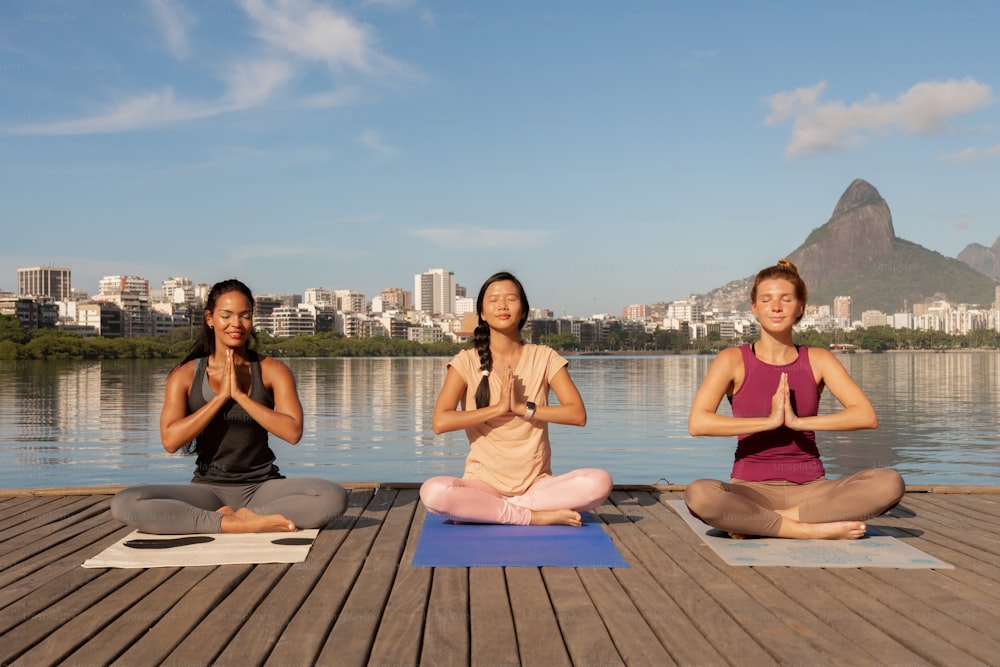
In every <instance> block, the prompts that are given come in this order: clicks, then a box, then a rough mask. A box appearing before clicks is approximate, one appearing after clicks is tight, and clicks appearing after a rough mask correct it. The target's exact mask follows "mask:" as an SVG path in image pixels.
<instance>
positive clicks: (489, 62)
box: [0, 0, 1000, 317]
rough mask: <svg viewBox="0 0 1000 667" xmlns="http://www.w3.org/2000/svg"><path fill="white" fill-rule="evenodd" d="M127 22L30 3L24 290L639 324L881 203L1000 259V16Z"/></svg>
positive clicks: (21, 150) (706, 11) (111, 13)
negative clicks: (390, 293) (45, 279)
mask: <svg viewBox="0 0 1000 667" xmlns="http://www.w3.org/2000/svg"><path fill="white" fill-rule="evenodd" d="M124 7H125V8H124V9H123V6H122V5H115V4H111V5H109V4H107V3H101V2H97V1H96V0H79V1H76V2H67V1H65V0H36V1H30V2H29V1H28V0H12V1H11V2H7V3H4V4H3V6H2V7H0V19H2V20H0V95H2V96H3V97H2V99H3V100H4V104H3V105H0V156H2V159H0V170H3V179H0V182H2V183H3V185H2V186H0V188H2V190H0V194H2V195H3V199H4V212H3V220H4V229H5V237H4V244H3V248H2V249H0V289H6V290H10V291H15V290H16V283H14V282H13V280H14V276H15V275H16V274H15V271H16V269H17V268H18V267H23V266H50V265H51V266H69V267H72V268H73V275H74V283H75V284H78V285H86V286H87V288H86V289H88V291H89V290H92V289H94V287H93V286H95V285H96V284H97V281H98V280H99V279H100V277H101V276H104V275H113V274H124V275H133V274H138V275H143V276H145V277H147V278H148V279H149V280H150V281H151V282H153V283H154V284H159V283H160V282H162V280H164V279H166V278H168V277H170V276H177V275H182V276H191V277H192V278H193V279H197V280H199V281H202V280H204V281H205V282H208V283H212V282H215V281H217V280H222V279H225V278H228V277H230V276H235V277H238V278H240V279H242V280H244V281H246V282H247V283H248V284H250V285H252V286H253V287H254V289H255V290H259V291H266V292H274V293H295V292H300V291H301V290H303V289H306V288H307V287H319V286H322V287H329V288H346V289H354V290H357V291H359V292H363V293H365V294H366V295H369V296H371V295H374V294H377V293H378V292H379V291H380V290H381V289H383V288H385V287H389V286H398V287H407V286H408V285H410V284H411V282H410V281H411V280H412V278H411V276H412V275H413V274H414V273H416V272H418V271H421V270H424V269H425V268H426V267H440V266H445V267H449V269H450V270H452V271H454V273H455V275H456V278H457V280H458V281H459V282H460V283H461V284H463V285H465V286H466V287H467V288H468V289H469V290H470V292H474V291H476V290H478V287H479V285H480V284H481V282H482V281H483V280H484V279H485V278H486V277H488V276H489V275H490V274H492V273H494V272H495V271H498V270H510V271H513V272H514V273H515V274H517V275H518V277H519V278H520V279H521V280H522V282H523V283H524V284H525V288H526V290H527V292H528V295H529V297H530V299H531V301H532V303H533V304H535V303H538V304H539V305H544V306H545V307H547V308H550V309H551V310H552V311H553V312H554V313H556V314H557V315H562V314H572V315H577V316H581V317H585V316H588V315H591V314H595V313H617V312H619V311H620V309H621V308H622V307H623V306H626V305H629V304H632V303H647V304H648V303H655V302H659V301H670V300H674V299H680V298H684V297H685V296H688V295H690V294H700V293H705V292H707V291H709V290H711V289H714V288H716V287H719V286H721V285H723V284H725V283H726V282H728V281H730V280H735V279H741V278H744V277H747V276H749V275H752V274H753V273H754V272H755V271H756V270H758V269H759V268H760V267H762V266H766V265H769V264H772V263H773V262H774V261H776V260H777V259H779V258H780V257H782V256H786V255H788V254H790V253H791V252H792V251H793V250H794V249H795V248H796V247H797V246H798V245H799V244H800V243H801V242H802V241H803V240H804V239H805V238H806V237H807V236H808V235H809V233H810V232H811V231H812V230H813V229H815V228H816V227H819V226H820V225H822V224H824V223H825V222H826V221H827V219H828V218H829V216H830V214H831V212H832V211H833V208H834V206H835V204H836V202H837V200H838V198H839V196H840V194H841V193H842V192H843V191H844V189H845V188H846V187H847V186H848V185H849V184H850V183H851V182H852V181H853V180H854V179H855V178H864V179H865V180H867V181H868V182H870V183H871V184H872V185H873V186H874V187H876V188H877V189H878V190H879V192H880V193H881V194H882V196H883V197H884V198H885V200H886V202H887V203H888V205H889V207H890V210H891V211H892V215H893V224H894V227H895V230H896V233H897V235H898V236H899V237H900V238H903V239H906V240H909V241H912V242H914V243H917V244H919V245H922V246H924V247H925V248H928V249H930V250H933V251H936V252H940V253H941V254H943V255H946V256H948V257H956V256H957V255H958V253H959V252H961V250H962V249H963V248H964V247H965V246H966V245H968V244H970V243H980V244H983V245H987V246H988V245H991V244H992V243H993V242H994V240H995V239H996V238H997V236H998V234H1000V202H998V200H997V199H996V197H995V196H994V195H993V194H992V193H993V189H994V186H993V184H994V182H995V180H996V172H997V167H998V164H1000V118H998V106H997V103H996V102H997V98H996V88H997V82H998V78H1000V74H998V72H997V70H996V67H995V53H994V51H995V49H994V48H993V47H992V43H993V41H994V38H993V36H992V26H993V25H996V23H997V19H1000V7H998V6H994V5H991V4H981V3H972V2H957V3H951V4H949V5H947V7H943V6H941V5H940V4H938V3H923V2H919V3H907V4H905V5H898V6H897V5H885V4H883V5H872V4H871V3H863V2H847V3H840V4H838V5H837V7H836V8H827V7H823V6H816V7H812V6H799V5H796V4H787V5H780V6H765V7H760V8H758V7H748V6H747V5H746V4H745V3H739V2H721V3H716V4H713V5H711V6H703V5H692V6H684V5H681V6H673V5H667V6H665V5H663V4H662V3H659V2H652V1H647V0H640V1H638V2H630V3H628V4H627V5H624V6H616V5H607V4H605V3H597V2H579V3H572V4H562V3H544V2H543V3H538V2H532V3H527V2H514V3H503V4H477V5H455V4H450V3H442V2H423V1H421V0H363V1H362V2H361V3H357V4H353V5H352V4H345V3H334V2H324V1H320V0H295V1H288V2H277V1H275V0H232V1H231V2H222V1H220V2H217V3H209V4H204V3H195V2H187V1H184V0H146V1H145V2H137V3H135V4H129V5H126V6H124ZM848 38H849V43H850V48H844V47H845V45H846V44H847V43H848ZM515 45H516V46H515ZM402 267H405V268H402ZM8 281H10V282H8Z"/></svg>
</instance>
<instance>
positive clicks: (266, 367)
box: [257, 355, 292, 377]
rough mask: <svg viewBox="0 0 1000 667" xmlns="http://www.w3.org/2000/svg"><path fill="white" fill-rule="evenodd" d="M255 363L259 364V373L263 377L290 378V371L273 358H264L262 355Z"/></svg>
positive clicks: (282, 363)
mask: <svg viewBox="0 0 1000 667" xmlns="http://www.w3.org/2000/svg"><path fill="white" fill-rule="evenodd" d="M257 363H258V364H260V372H261V374H262V375H264V376H265V377H268V376H270V377H275V376H288V377H291V375H292V371H291V369H290V368H288V366H286V365H285V363H284V362H282V361H278V360H277V359H275V358H274V357H265V356H263V355H258V356H257Z"/></svg>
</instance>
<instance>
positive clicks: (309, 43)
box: [9, 0, 414, 152]
mask: <svg viewBox="0 0 1000 667" xmlns="http://www.w3.org/2000/svg"><path fill="white" fill-rule="evenodd" d="M147 2H148V3H149V7H150V9H151V11H152V12H153V14H154V15H155V16H156V18H157V21H158V23H159V25H160V28H161V29H162V30H163V31H164V34H165V36H166V39H167V43H168V48H169V49H170V50H171V53H173V54H174V55H175V56H177V57H183V56H184V55H186V54H187V52H188V44H187V41H188V40H187V26H189V25H190V24H191V23H193V21H194V19H193V18H192V16H191V15H190V13H189V12H188V11H187V9H186V8H184V7H183V6H182V5H181V4H180V2H179V0H147ZM239 2H240V3H241V5H242V7H243V8H244V9H245V10H246V12H247V14H248V15H249V16H250V18H251V21H252V30H253V31H254V32H255V34H256V35H257V36H258V37H260V38H261V39H263V40H264V41H265V42H266V43H267V44H268V45H270V46H271V47H273V48H272V50H271V55H270V56H269V57H266V58H264V57H259V56H257V57H254V56H250V55H247V54H235V55H234V56H233V57H232V58H231V64H230V65H229V66H228V67H226V68H222V69H221V70H220V72H221V74H220V76H221V79H222V82H223V84H224V86H225V88H224V91H223V93H222V95H221V96H220V97H219V98H217V99H208V100H205V99H191V100H187V99H183V97H182V96H179V95H178V94H176V93H175V90H174V86H173V85H170V84H164V85H163V86H161V87H160V88H159V89H158V90H154V91H148V92H142V93H139V94H132V95H129V96H124V97H123V98H122V99H121V100H119V101H117V102H113V103H111V104H108V105H107V106H106V107H105V108H104V109H103V110H101V111H99V112H97V113H94V114H92V115H90V116H86V117H83V118H75V119H71V120H61V121H53V122H45V123H30V124H25V125H21V126H19V127H15V128H12V129H11V130H9V131H10V132H13V133H15V134H37V135H69V134H99V133H111V132H128V131H134V130H141V129H148V128H153V127H158V126H162V125H166V124H171V123H178V122H184V121H191V120H196V119H200V118H208V117H212V116H218V115H221V114H227V113H233V112H239V111H245V110H247V109H251V108H254V107H258V106H261V105H263V104H266V103H267V102H269V101H270V100H271V99H273V98H274V96H275V95H276V94H277V93H278V92H279V91H281V90H282V89H283V88H285V87H287V86H288V85H289V84H290V83H291V82H292V80H293V79H294V78H295V76H296V75H297V74H298V73H299V72H300V70H301V69H302V68H304V67H307V66H309V65H310V64H317V63H319V64H321V65H323V66H325V67H326V68H327V69H328V70H330V71H331V72H332V73H340V72H345V71H347V70H351V71H353V72H355V73H358V74H361V75H362V76H365V77H367V78H369V79H380V78H383V77H385V76H387V75H405V76H407V77H412V76H413V75H414V71H413V70H412V69H411V68H410V67H409V66H407V65H405V64H403V63H399V62H397V61H395V60H393V59H392V58H389V57H388V56H386V55H384V54H383V53H382V52H381V51H380V50H379V49H378V46H377V39H376V35H375V32H374V30H373V29H371V28H370V27H368V26H365V25H362V24H360V23H358V22H356V21H355V20H354V19H352V18H351V17H350V16H348V15H347V14H344V13H341V12H338V11H336V10H334V9H333V8H331V7H327V6H325V5H321V4H318V3H316V2H314V1H313V0H239ZM362 91H363V86H361V85H360V84H358V83H356V82H355V83H350V84H344V85H343V86H340V87H338V88H336V89H333V90H330V91H327V92H320V93H311V94H307V95H305V96H303V97H302V98H301V99H300V100H299V105H300V106H302V107H304V108H309V109H328V108H334V107H342V106H346V105H348V104H351V103H354V102H356V101H357V100H358V99H360V98H361V97H362ZM368 145H369V146H370V147H372V148H375V149H382V150H383V152H385V150H384V149H387V148H388V147H387V146H385V145H382V144H379V143H377V142H376V143H370V144H368Z"/></svg>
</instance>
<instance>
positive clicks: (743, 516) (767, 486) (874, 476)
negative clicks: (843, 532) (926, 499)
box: [684, 468, 906, 537]
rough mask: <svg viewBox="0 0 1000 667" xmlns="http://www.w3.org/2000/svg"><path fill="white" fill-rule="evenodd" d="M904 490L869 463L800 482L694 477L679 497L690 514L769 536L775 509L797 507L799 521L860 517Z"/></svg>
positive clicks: (777, 521)
mask: <svg viewBox="0 0 1000 667" xmlns="http://www.w3.org/2000/svg"><path fill="white" fill-rule="evenodd" d="M905 490H906V487H905V485H904V484H903V478H902V477H900V476H899V473H897V472H896V471H895V470H890V469H888V468H870V469H868V470H862V471H861V472H858V473H855V474H853V475H851V476H850V477H844V478H841V479H835V480H834V479H826V478H825V477H820V478H819V479H817V480H814V481H812V482H806V483H804V484H796V483H794V482H780V481H779V482H744V481H741V480H732V481H731V482H730V483H728V484H727V483H725V482H720V481H718V480H714V479H699V480H696V481H694V482H691V483H690V484H688V486H687V489H686V490H685V491H684V501H685V502H686V503H687V506H688V509H689V510H690V511H691V513H692V514H693V515H695V516H696V517H698V518H699V519H701V520H702V521H704V522H705V523H707V524H708V525H710V526H712V527H713V528H719V529H720V530H725V531H727V532H730V533H740V534H742V535H761V536H765V537H774V536H776V535H777V534H778V529H779V528H781V522H782V518H781V515H780V514H777V513H776V512H774V510H776V509H787V508H789V507H796V506H797V507H798V508H799V519H800V520H801V521H803V522H805V523H826V522H829V521H848V520H850V521H866V520H868V519H871V518H872V517H876V516H878V515H880V514H882V513H883V512H885V511H887V510H889V509H891V508H892V507H893V506H895V505H896V503H898V502H899V501H900V499H901V498H902V497H903V492H904V491H905Z"/></svg>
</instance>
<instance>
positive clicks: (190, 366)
mask: <svg viewBox="0 0 1000 667" xmlns="http://www.w3.org/2000/svg"><path fill="white" fill-rule="evenodd" d="M204 359H205V357H198V358H196V359H192V360H191V361H185V362H184V363H183V364H181V365H180V366H176V367H175V368H174V369H173V370H171V371H170V374H169V375H168V376H167V382H171V383H176V382H186V383H187V384H191V382H192V381H193V380H194V369H195V367H196V366H197V364H198V362H199V361H201V362H202V363H204V361H203V360H204Z"/></svg>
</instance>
